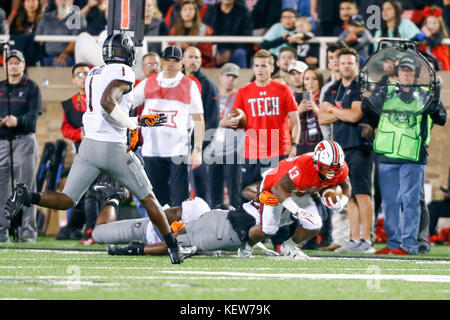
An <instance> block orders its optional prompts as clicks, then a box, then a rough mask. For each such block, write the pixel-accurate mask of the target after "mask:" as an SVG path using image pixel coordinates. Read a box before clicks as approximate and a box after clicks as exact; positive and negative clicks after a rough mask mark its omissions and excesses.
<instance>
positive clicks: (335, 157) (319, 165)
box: [313, 139, 345, 180]
mask: <svg viewBox="0 0 450 320" xmlns="http://www.w3.org/2000/svg"><path fill="white" fill-rule="evenodd" d="M344 160H345V159H344V151H342V148H341V146H340V145H339V144H338V143H337V142H334V141H333V140H331V139H326V140H322V141H320V142H319V143H318V144H317V145H316V147H315V148H314V153H313V163H314V167H315V168H316V170H317V171H319V173H321V174H322V175H324V176H325V178H326V179H327V180H331V179H333V178H334V177H335V176H336V175H338V174H340V172H341V170H342V168H343V167H344Z"/></svg>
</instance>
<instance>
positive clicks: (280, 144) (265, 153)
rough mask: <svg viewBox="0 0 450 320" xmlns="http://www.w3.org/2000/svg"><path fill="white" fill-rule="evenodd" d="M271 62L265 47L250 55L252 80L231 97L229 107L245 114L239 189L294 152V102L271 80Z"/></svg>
mask: <svg viewBox="0 0 450 320" xmlns="http://www.w3.org/2000/svg"><path fill="white" fill-rule="evenodd" d="M273 63H274V59H273V57H272V55H271V54H270V53H269V51H267V50H264V49H263V50H259V51H258V52H257V53H256V54H255V55H254V59H253V72H254V74H255V81H253V82H252V83H250V84H248V85H247V86H245V87H242V88H240V89H239V90H238V92H237V94H236V98H235V100H234V104H233V109H241V110H242V111H243V112H244V113H245V115H246V117H247V124H246V126H245V154H244V158H245V160H244V164H243V166H242V173H243V175H242V185H241V190H242V189H244V188H245V187H247V186H248V185H250V184H252V183H253V182H255V181H260V180H262V175H261V174H262V171H264V170H267V169H268V168H269V167H276V166H277V165H278V162H279V161H280V160H282V159H284V158H286V157H288V156H293V155H295V154H296V153H297V147H296V145H297V143H298V140H299V137H300V122H299V117H298V111H297V104H296V103H295V100H294V95H293V93H292V90H291V89H290V88H289V87H288V86H287V85H285V84H282V83H279V82H276V81H272V79H271V74H272V72H273V70H274V65H273ZM289 122H290V123H289ZM237 125H238V124H237V123H235V124H233V125H230V127H231V128H236V127H237ZM289 127H291V130H289Z"/></svg>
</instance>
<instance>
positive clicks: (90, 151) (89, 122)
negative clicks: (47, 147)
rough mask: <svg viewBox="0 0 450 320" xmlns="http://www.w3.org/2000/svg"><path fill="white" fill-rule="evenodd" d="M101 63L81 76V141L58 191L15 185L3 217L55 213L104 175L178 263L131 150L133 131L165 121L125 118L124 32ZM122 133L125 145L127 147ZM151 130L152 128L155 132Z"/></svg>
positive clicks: (128, 95) (128, 78) (127, 52)
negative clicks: (30, 210) (130, 199)
mask: <svg viewBox="0 0 450 320" xmlns="http://www.w3.org/2000/svg"><path fill="white" fill-rule="evenodd" d="M103 60H104V61H105V63H106V64H105V65H103V66H99V67H95V68H93V69H92V70H91V71H90V72H89V75H88V77H87V78H86V98H87V110H86V112H85V114H84V115H83V126H84V131H85V137H84V139H83V141H82V143H81V145H80V148H79V153H78V154H77V155H76V157H75V160H74V162H73V165H72V167H71V170H70V172H69V176H68V178H67V182H66V185H65V187H64V190H63V191H62V192H55V191H46V192H43V193H37V192H31V191H30V190H29V188H28V187H27V186H26V185H24V184H18V185H17V186H16V188H15V190H14V192H13V194H12V196H11V197H10V198H9V200H8V202H7V204H6V207H5V215H6V216H7V218H9V219H12V218H13V217H14V216H15V215H16V214H17V213H18V211H19V210H20V209H21V208H22V206H23V205H26V206H27V205H30V204H37V205H39V206H42V207H46V208H52V209H57V210H67V209H69V208H72V207H74V206H75V205H76V204H77V203H78V201H79V200H80V199H81V197H82V196H83V195H84V193H85V192H86V190H87V189H88V187H89V186H90V185H91V184H92V182H93V181H94V180H95V178H96V177H97V176H98V174H99V173H100V172H106V173H108V174H109V175H111V177H113V178H114V179H115V180H117V181H118V182H119V183H120V184H121V185H123V186H125V187H127V188H128V189H129V190H131V192H132V193H133V194H134V195H136V197H137V198H138V199H139V200H140V201H141V203H142V204H143V205H144V207H145V209H146V211H147V214H148V216H149V218H150V220H151V221H152V223H153V224H154V225H155V226H156V227H157V228H158V230H159V232H160V233H161V235H162V237H163V239H164V241H165V242H166V244H167V247H168V251H169V256H170V260H171V262H172V263H174V264H178V263H181V262H182V261H183V259H184V258H185V257H187V256H189V254H187V253H186V254H185V252H187V251H189V250H187V249H186V248H182V247H180V246H179V245H178V243H177V241H176V239H175V238H174V237H173V234H172V232H171V230H170V227H169V224H168V222H167V218H166V216H165V215H164V212H163V211H162V208H161V205H160V204H159V202H158V201H157V199H156V198H155V196H154V193H153V190H152V186H151V184H150V181H149V180H148V178H147V175H146V173H145V171H144V168H143V166H142V162H141V160H140V159H139V158H138V157H137V156H136V155H135V154H134V153H133V152H132V151H131V150H132V149H133V148H134V146H135V145H136V143H137V141H138V128H139V127H152V126H158V125H161V124H162V123H164V122H166V117H165V115H164V114H151V115H146V116H141V117H134V118H130V117H129V116H128V114H129V110H130V108H131V106H132V102H133V85H134V82H135V76H134V72H133V70H132V69H131V67H132V66H133V65H134V63H135V48H134V45H133V41H132V40H131V38H130V37H128V36H127V35H125V34H122V33H118V34H111V35H109V36H108V37H107V38H106V40H105V42H104V44H103ZM127 129H128V130H130V133H131V138H130V146H129V147H128V148H127V144H126V143H127V136H126V134H127ZM155 130H157V129H155Z"/></svg>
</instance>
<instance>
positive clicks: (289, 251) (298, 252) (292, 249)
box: [280, 240, 309, 260]
mask: <svg viewBox="0 0 450 320" xmlns="http://www.w3.org/2000/svg"><path fill="white" fill-rule="evenodd" d="M293 244H295V243H294V242H293V241H292V240H287V241H285V242H283V243H282V244H281V247H280V253H281V255H283V256H285V257H289V258H291V259H295V260H306V259H309V257H308V256H307V255H306V254H305V253H304V252H303V251H302V249H300V248H299V247H297V245H293Z"/></svg>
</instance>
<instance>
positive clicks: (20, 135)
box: [0, 50, 42, 242]
mask: <svg viewBox="0 0 450 320" xmlns="http://www.w3.org/2000/svg"><path fill="white" fill-rule="evenodd" d="M6 67H7V68H8V82H9V87H8V86H7V81H6V80H3V81H1V82H0V119H1V121H0V183H1V185H2V192H0V208H2V209H1V210H2V213H1V214H0V242H5V241H6V242H8V241H9V237H8V228H9V226H10V222H9V220H7V219H6V217H5V215H4V214H3V208H5V204H6V200H7V195H8V194H11V192H12V190H11V179H14V181H15V182H16V183H26V184H27V185H29V186H30V189H32V190H34V191H35V190H36V179H35V174H36V166H37V157H38V143H37V140H36V137H35V135H34V133H35V132H36V122H37V120H38V117H39V115H40V114H41V110H42V99H41V91H40V90H39V87H38V86H37V84H36V83H34V82H33V81H32V80H31V79H29V78H28V77H27V76H26V75H25V58H24V56H23V54H22V52H20V51H18V50H10V51H9V52H8V54H7V56H6ZM8 94H9V103H10V105H9V107H10V113H8V109H9V108H8V105H7V101H8ZM10 139H11V140H10ZM10 144H12V152H13V154H12V155H11V154H10V152H11V151H10V146H11V145H10ZM11 156H13V159H14V168H13V169H14V177H11V166H10V160H11V158H10V157H11ZM36 237H37V227H36V206H34V205H32V206H30V207H24V208H23V217H22V225H21V226H20V227H19V239H18V240H19V241H20V242H35V241H36Z"/></svg>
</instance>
